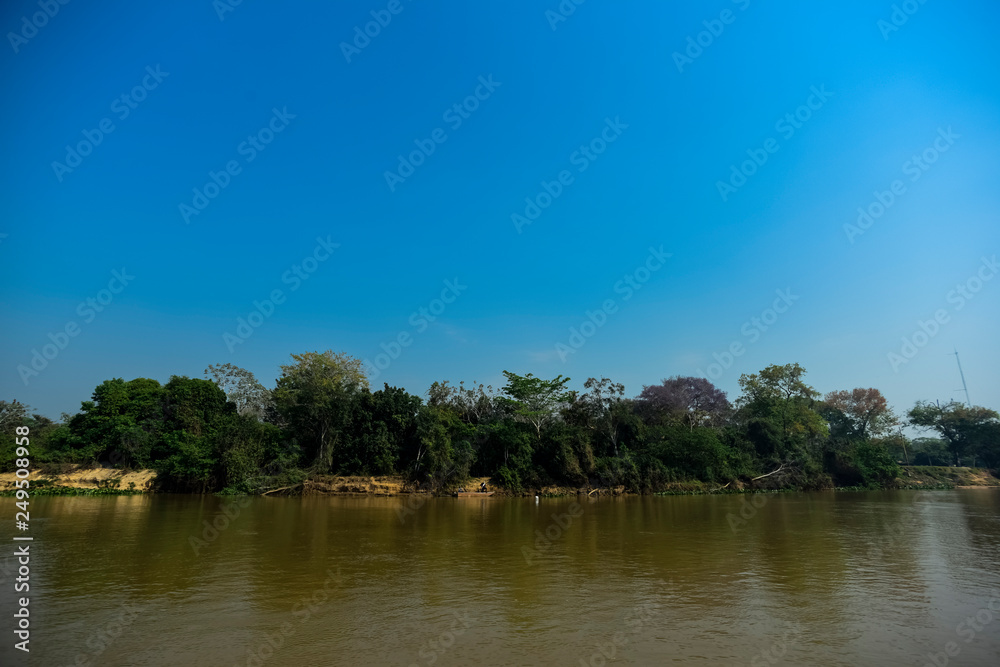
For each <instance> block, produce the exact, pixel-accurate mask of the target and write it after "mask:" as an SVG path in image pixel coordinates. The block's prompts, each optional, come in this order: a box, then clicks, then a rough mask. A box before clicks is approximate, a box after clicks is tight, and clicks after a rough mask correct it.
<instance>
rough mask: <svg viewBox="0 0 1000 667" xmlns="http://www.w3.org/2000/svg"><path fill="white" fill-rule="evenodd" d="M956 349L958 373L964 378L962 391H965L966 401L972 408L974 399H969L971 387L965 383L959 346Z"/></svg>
mask: <svg viewBox="0 0 1000 667" xmlns="http://www.w3.org/2000/svg"><path fill="white" fill-rule="evenodd" d="M954 349H955V363H957V364H958V374H959V376H960V377H961V378H962V391H964V392H965V402H966V403H967V404H968V406H969V407H970V408H971V407H972V401H970V400H969V388H968V387H967V386H966V384H965V373H963V372H962V362H961V361H960V360H959V358H958V348H954Z"/></svg>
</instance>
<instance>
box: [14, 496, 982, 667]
mask: <svg viewBox="0 0 1000 667" xmlns="http://www.w3.org/2000/svg"><path fill="white" fill-rule="evenodd" d="M226 503H229V504H226ZM10 504H11V505H12V504H13V500H12V499H11V502H10ZM240 504H242V505H243V506H242V507H240ZM224 505H225V506H224ZM227 513H228V514H229V515H230V516H228V517H227V516H226V514H227ZM31 517H32V528H31V530H32V534H33V536H34V541H33V542H32V543H31V547H30V549H31V554H32V558H31V583H30V585H31V591H30V610H31V612H30V613H31V641H30V647H31V653H30V661H29V662H23V661H21V660H20V659H19V660H18V662H16V663H15V662H12V661H11V659H12V657H13V658H18V657H19V656H21V655H22V654H21V653H20V652H17V651H14V650H13V648H12V644H13V642H14V641H16V640H13V639H11V637H12V635H11V633H10V629H11V622H10V619H11V614H12V613H13V609H14V601H13V595H14V594H13V592H12V585H13V582H12V577H11V576H9V575H3V578H4V579H5V583H4V584H3V588H2V595H0V603H2V606H3V609H2V611H3V618H5V619H8V620H7V621H5V624H4V627H3V630H4V632H3V636H4V637H5V638H6V639H4V644H3V646H2V648H0V657H3V660H2V662H3V664H5V665H6V664H30V665H45V666H48V665H54V666H62V665H88V664H89V665H102V666H104V665H150V666H154V665H155V666H158V665H183V666H201V665H205V666H212V667H229V666H234V665H240V666H248V665H249V666H258V667H262V666H267V667H271V666H278V665H351V666H357V665H400V666H402V667H409V666H412V665H421V666H423V665H431V664H433V665H435V666H436V667H447V666H450V665H463V666H468V665H566V666H573V665H575V666H578V665H594V666H598V665H603V664H609V665H611V664H613V665H663V664H676V665H750V666H754V667H756V666H758V665H778V664H782V665H879V666H886V665H918V666H919V665H925V664H935V662H936V663H937V664H938V665H944V664H952V665H983V666H985V665H998V664H1000V491H997V490H988V489H968V490H964V489H958V490H954V491H926V492H918V491H886V492H832V491H831V492H817V493H783V494H770V495H758V496H737V495H724V496H723V495H720V496H673V497H624V498H600V499H594V500H586V499H583V498H581V499H580V500H577V499H575V498H543V499H540V500H539V501H537V502H536V501H535V499H520V498H518V499H503V498H458V499H456V498H431V499H427V500H426V502H423V503H419V502H414V501H413V499H409V498H406V497H394V498H376V497H343V496H320V497H307V498H252V499H250V498H248V499H243V500H242V501H240V502H235V501H233V500H232V499H222V498H218V497H212V496H209V497H198V496H174V495H153V496H120V497H99V498H93V497H42V498H37V499H34V500H32V505H31ZM206 522H207V523H206ZM213 523H214V524H215V525H214V526H212V524H213ZM210 526H211V527H210ZM8 532H10V531H8ZM6 543H7V545H8V546H7V547H4V549H5V551H4V553H3V556H5V557H6V556H7V555H8V554H11V553H13V552H14V547H12V546H10V545H12V544H14V543H13V542H11V541H10V539H9V537H8V538H7V540H6ZM19 544H20V543H19ZM5 562H6V563H7V564H9V563H10V562H12V559H10V558H7V560H6V561H2V560H0V565H3V564H4V563H5ZM991 608H992V610H991ZM970 619H971V620H970ZM932 659H933V661H932Z"/></svg>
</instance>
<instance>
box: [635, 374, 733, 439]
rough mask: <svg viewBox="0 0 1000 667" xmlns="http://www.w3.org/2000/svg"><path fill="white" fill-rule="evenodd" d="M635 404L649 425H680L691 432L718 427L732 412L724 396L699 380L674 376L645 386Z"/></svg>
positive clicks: (709, 384) (702, 379) (711, 385)
mask: <svg viewBox="0 0 1000 667" xmlns="http://www.w3.org/2000/svg"><path fill="white" fill-rule="evenodd" d="M636 404H637V407H638V409H639V411H640V413H641V414H643V415H644V417H645V418H646V419H647V421H649V422H651V423H665V422H681V423H684V424H687V425H689V426H690V427H691V428H694V427H695V426H700V425H711V426H721V425H722V424H723V423H724V422H725V419H726V417H727V416H728V415H729V413H730V412H731V410H732V406H731V405H730V404H729V400H728V399H727V398H726V392H724V391H722V390H720V389H718V388H717V387H716V386H715V385H713V384H712V383H711V382H709V381H708V380H706V379H705V378H698V377H680V376H676V377H672V378H669V379H666V380H663V382H662V383H660V384H654V385H647V386H644V387H643V388H642V391H641V392H640V393H639V396H637V397H636Z"/></svg>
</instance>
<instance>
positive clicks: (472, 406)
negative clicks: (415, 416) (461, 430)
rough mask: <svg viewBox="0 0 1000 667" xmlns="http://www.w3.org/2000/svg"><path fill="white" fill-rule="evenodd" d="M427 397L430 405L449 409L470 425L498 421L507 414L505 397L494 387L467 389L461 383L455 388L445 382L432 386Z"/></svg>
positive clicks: (478, 386)
mask: <svg viewBox="0 0 1000 667" xmlns="http://www.w3.org/2000/svg"><path fill="white" fill-rule="evenodd" d="M427 395H428V399H427V404H428V405H431V406H434V407H447V408H449V409H450V410H452V411H453V412H454V413H455V414H456V415H458V417H459V418H460V419H462V420H463V421H465V422H466V423H469V424H483V423H486V422H490V421H496V420H498V419H502V418H503V417H504V416H506V412H507V411H506V406H505V405H504V399H503V396H501V395H500V393H499V392H498V391H496V390H494V389H493V387H492V385H483V384H478V385H477V384H475V383H473V385H472V388H467V387H466V386H465V383H464V382H459V383H458V386H457V387H454V386H450V385H449V384H448V381H447V380H445V381H444V382H434V383H433V384H431V387H430V389H429V390H428V392H427Z"/></svg>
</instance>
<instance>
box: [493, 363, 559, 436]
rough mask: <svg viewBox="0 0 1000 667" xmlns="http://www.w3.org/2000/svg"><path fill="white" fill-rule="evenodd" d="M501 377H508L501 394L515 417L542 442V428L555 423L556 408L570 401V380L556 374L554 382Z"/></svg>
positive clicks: (518, 377) (522, 377)
mask: <svg viewBox="0 0 1000 667" xmlns="http://www.w3.org/2000/svg"><path fill="white" fill-rule="evenodd" d="M503 374H504V376H505V377H506V378H507V384H506V385H505V386H504V388H503V392H504V393H505V394H506V395H507V397H508V398H507V401H508V403H509V405H510V406H511V410H512V412H513V414H514V417H515V418H516V419H517V420H518V421H522V422H524V423H527V424H531V426H532V427H534V429H535V435H536V436H537V438H538V440H541V439H542V428H544V427H545V426H546V425H548V424H550V423H552V422H553V421H555V419H556V417H557V415H558V413H559V409H560V408H561V407H562V406H563V405H564V404H565V403H567V402H568V401H570V400H571V399H572V394H571V393H570V392H569V391H567V390H566V383H567V382H569V378H564V377H563V376H562V375H558V376H556V378H555V379H553V380H543V379H541V378H537V377H535V376H534V375H532V374H531V373H528V374H527V375H525V376H520V375H517V374H515V373H511V372H509V371H504V372H503Z"/></svg>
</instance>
